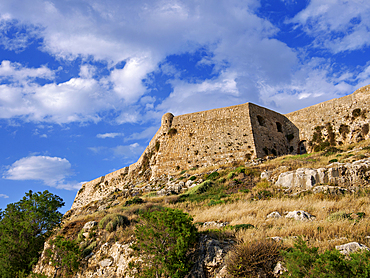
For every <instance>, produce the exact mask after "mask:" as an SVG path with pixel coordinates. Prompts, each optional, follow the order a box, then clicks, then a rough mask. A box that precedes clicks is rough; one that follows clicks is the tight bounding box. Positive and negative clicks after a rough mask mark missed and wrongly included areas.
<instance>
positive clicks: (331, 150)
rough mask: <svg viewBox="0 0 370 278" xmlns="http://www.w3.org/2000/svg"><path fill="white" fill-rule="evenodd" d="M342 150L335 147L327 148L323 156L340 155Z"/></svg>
mask: <svg viewBox="0 0 370 278" xmlns="http://www.w3.org/2000/svg"><path fill="white" fill-rule="evenodd" d="M341 152H342V150H340V149H338V148H336V147H328V148H326V149H325V152H324V156H330V155H333V154H336V153H341Z"/></svg>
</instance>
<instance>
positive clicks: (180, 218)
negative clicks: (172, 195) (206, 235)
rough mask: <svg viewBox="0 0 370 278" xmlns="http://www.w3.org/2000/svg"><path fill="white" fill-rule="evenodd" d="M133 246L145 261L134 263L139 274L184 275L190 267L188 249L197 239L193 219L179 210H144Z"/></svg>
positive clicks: (176, 277) (177, 277)
mask: <svg viewBox="0 0 370 278" xmlns="http://www.w3.org/2000/svg"><path fill="white" fill-rule="evenodd" d="M140 220H141V221H140V222H141V223H140V224H139V225H137V226H136V230H135V234H136V239H137V242H136V244H134V245H133V247H132V248H133V249H134V251H135V253H136V255H138V256H140V258H141V259H142V262H137V263H134V264H132V267H135V268H136V270H137V273H136V274H135V275H136V276H137V277H172V278H179V277H184V276H185V274H186V273H187V272H188V271H189V269H190V267H191V262H190V260H189V258H188V254H189V252H188V251H189V248H190V247H191V246H192V245H193V244H194V243H195V242H196V235H197V231H196V228H195V226H194V225H193V224H192V220H193V219H192V218H191V217H190V216H189V215H188V214H186V213H184V212H182V211H181V210H178V209H169V208H165V209H160V210H156V211H148V212H144V213H142V215H141V218H140Z"/></svg>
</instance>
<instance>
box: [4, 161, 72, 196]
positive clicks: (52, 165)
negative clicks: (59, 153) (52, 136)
mask: <svg viewBox="0 0 370 278" xmlns="http://www.w3.org/2000/svg"><path fill="white" fill-rule="evenodd" d="M70 175H72V170H71V164H70V163H69V161H68V160H67V159H65V158H59V157H50V156H29V157H24V158H21V159H19V160H17V161H16V162H14V163H13V164H12V165H10V166H8V169H7V170H6V171H5V173H4V175H3V178H4V179H9V180H39V181H42V182H43V183H44V184H46V185H48V186H51V187H57V188H63V189H69V190H72V189H77V188H78V186H79V185H78V184H76V183H68V182H66V181H65V179H66V178H67V177H68V176H70Z"/></svg>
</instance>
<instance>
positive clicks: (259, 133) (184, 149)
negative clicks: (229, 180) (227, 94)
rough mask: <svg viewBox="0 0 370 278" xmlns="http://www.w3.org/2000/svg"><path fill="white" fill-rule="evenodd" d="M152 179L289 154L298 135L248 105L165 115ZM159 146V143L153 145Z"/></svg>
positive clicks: (264, 111)
mask: <svg viewBox="0 0 370 278" xmlns="http://www.w3.org/2000/svg"><path fill="white" fill-rule="evenodd" d="M161 129H162V134H160V135H159V136H158V135H157V136H155V137H154V138H155V140H156V142H157V143H156V144H157V146H158V153H156V154H155V155H153V159H152V161H151V163H150V164H151V167H152V170H153V172H152V174H153V175H154V176H160V175H162V174H171V173H174V172H177V171H179V170H186V169H190V168H193V167H207V166H210V165H218V164H224V163H228V162H233V161H240V160H249V159H252V158H257V157H262V156H264V155H267V154H269V153H275V155H282V154H286V153H289V148H290V144H289V141H288V140H287V138H286V137H287V135H288V134H290V133H292V132H296V137H297V138H298V130H297V129H295V130H294V128H292V125H291V124H290V122H289V120H288V119H287V118H286V117H285V116H283V115H281V114H279V113H276V112H274V111H271V110H268V109H266V108H263V107H260V106H257V105H254V104H252V103H246V104H241V105H236V106H231V107H226V108H220V109H213V110H208V111H203V112H197V113H191V114H185V115H181V116H176V117H174V116H173V115H172V114H169V113H167V114H165V115H164V117H163V119H162V127H161ZM153 144H154V143H153Z"/></svg>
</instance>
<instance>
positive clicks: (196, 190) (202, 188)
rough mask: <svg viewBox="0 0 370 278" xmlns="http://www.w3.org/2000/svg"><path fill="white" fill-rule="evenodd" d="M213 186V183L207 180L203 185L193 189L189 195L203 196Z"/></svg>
mask: <svg viewBox="0 0 370 278" xmlns="http://www.w3.org/2000/svg"><path fill="white" fill-rule="evenodd" d="M212 185H213V182H212V181H210V180H206V181H204V182H202V183H201V184H199V185H197V186H195V187H193V188H191V189H190V190H189V191H188V193H187V194H189V195H192V194H202V193H204V192H206V191H207V190H208V188H210V187H211V186H212Z"/></svg>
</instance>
